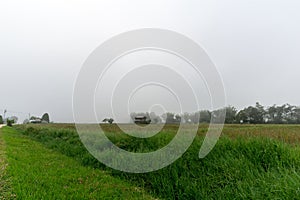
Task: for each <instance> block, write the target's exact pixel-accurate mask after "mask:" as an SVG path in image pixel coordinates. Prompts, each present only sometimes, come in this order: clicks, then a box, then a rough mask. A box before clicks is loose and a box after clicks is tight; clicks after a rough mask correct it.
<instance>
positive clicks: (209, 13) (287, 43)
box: [0, 0, 300, 122]
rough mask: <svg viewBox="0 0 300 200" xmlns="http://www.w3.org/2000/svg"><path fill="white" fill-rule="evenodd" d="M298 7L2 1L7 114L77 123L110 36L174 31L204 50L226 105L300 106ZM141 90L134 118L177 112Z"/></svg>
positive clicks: (223, 1) (251, 2) (267, 1)
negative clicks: (87, 75) (80, 79)
mask: <svg viewBox="0 0 300 200" xmlns="http://www.w3.org/2000/svg"><path fill="white" fill-rule="evenodd" d="M299 8H300V2H299V1H297V0H286V1H283V0H280V1H279V0H277V1H276V0H248V1H233V0H219V1H217V0H212V1H200V0H191V1H180V0H170V1H166V0H152V1H138V0H132V1H121V0H120V1H116V0H110V1H87V0H85V1H83V0H75V1H71V0H68V1H57V0H51V1H37V0H36V1H31V0H28V1H21V0H20V1H17V0H10V1H1V2H0V24H1V26H0V81H1V87H0V88H1V95H0V113H3V111H4V109H7V110H8V112H7V115H10V116H11V115H16V116H18V117H19V118H20V119H21V120H22V119H24V118H26V117H27V116H28V114H29V113H30V114H31V115H37V116H41V115H42V114H43V113H45V112H48V113H49V114H50V117H51V120H53V121H55V122H73V114H72V93H73V89H74V83H75V80H76V77H77V75H78V73H79V71H80V69H81V66H82V64H83V63H84V62H85V60H86V59H87V57H88V56H89V55H90V53H91V52H92V51H93V50H94V49H95V48H97V47H98V46H99V45H101V44H102V43H103V42H104V41H106V40H108V39H109V38H111V37H112V36H115V35H118V34H120V33H123V32H126V31H130V30H134V29H140V28H161V29H168V30H172V31H176V32H178V33H181V34H183V35H186V36H187V37H189V38H191V39H193V40H194V41H195V42H197V43H198V44H199V45H201V46H202V47H203V48H204V49H205V50H206V52H207V54H208V55H209V57H210V58H211V60H212V61H213V62H214V64H215V65H216V68H217V69H218V71H219V73H220V75H221V77H222V79H223V82H224V87H225V91H226V99H227V101H226V104H227V105H233V106H236V107H237V108H238V109H241V108H243V107H246V106H248V105H254V104H255V102H257V101H259V102H260V103H261V104H263V105H272V104H283V103H290V104H295V105H300V93H299V92H298V91H299V85H300V79H299V75H300V58H299V52H300V39H299V35H300V26H299V21H300V13H299ZM135 56H136V58H137V57H138V56H139V55H138V54H137V55H135ZM140 56H141V55H140ZM123 62H127V63H128V62H130V58H127V61H126V59H125V60H123ZM176 63H178V62H174V63H173V64H174V65H176ZM116 66H117V65H116ZM115 73H117V71H116V72H115ZM165 73H167V72H165ZM191 73H192V72H191ZM162 74H164V73H162ZM182 85H183V84H179V86H178V87H180V86H182ZM198 86H199V93H201V94H202V95H203V96H201V95H199V98H201V103H202V104H201V105H200V107H201V108H204V109H209V108H210V104H209V102H210V101H209V99H208V98H207V97H208V96H209V95H208V92H207V91H206V89H205V85H204V83H203V82H201V81H200V82H199V85H198ZM200 90H201V92H200ZM97 92H98V93H97V94H100V96H98V98H101V92H102V91H101V90H100V91H99V90H97ZM143 92H144V93H140V94H138V95H137V96H135V97H133V99H135V100H134V101H135V102H136V104H130V111H134V110H137V111H142V110H143V108H144V106H146V107H148V108H149V107H151V105H155V104H160V103H162V104H163V103H166V104H167V105H168V106H169V108H167V110H168V109H169V110H172V111H173V110H174V111H177V110H176V109H175V108H173V107H175V106H176V101H175V100H174V99H173V100H171V99H172V98H171V97H170V101H169V102H165V101H166V98H168V97H163V98H161V101H162V102H156V101H160V100H159V98H158V97H162V96H163V95H165V94H163V93H162V92H161V91H160V89H157V90H155V89H154V88H148V89H147V88H145V90H144V91H143ZM97 94H96V97H97ZM187 97H188V96H187ZM98 98H97V99H98ZM144 99H150V100H151V101H149V102H148V101H145V100H144ZM124 101H125V100H124ZM120 102H122V99H121V100H120ZM140 102H145V105H143V104H141V103H140ZM126 103H127V99H126ZM117 105H121V104H119V103H117ZM124 105H125V104H124ZM126 105H127V104H126ZM173 105H174V106H173ZM101 106H102V104H100V103H99V104H98V105H97V109H99V110H102V111H103V110H105V109H106V108H107V107H105V105H103V108H101ZM104 108H105V109H104ZM192 109H193V106H191V108H190V110H192ZM156 110H157V111H159V110H161V109H160V108H157V109H156ZM103 112H105V111H103ZM161 112H162V111H161ZM103 116H104V115H101V116H100V117H103Z"/></svg>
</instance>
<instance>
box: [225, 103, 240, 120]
mask: <svg viewBox="0 0 300 200" xmlns="http://www.w3.org/2000/svg"><path fill="white" fill-rule="evenodd" d="M225 109H226V117H225V123H226V124H233V123H236V117H237V116H236V115H237V109H236V108H235V107H233V106H227V107H226V108H225Z"/></svg>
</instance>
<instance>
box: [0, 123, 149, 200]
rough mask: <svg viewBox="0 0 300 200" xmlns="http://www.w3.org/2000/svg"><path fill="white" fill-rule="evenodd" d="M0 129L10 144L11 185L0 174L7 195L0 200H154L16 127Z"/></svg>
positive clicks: (9, 166) (124, 182) (9, 170)
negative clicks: (17, 129) (22, 133)
mask: <svg viewBox="0 0 300 200" xmlns="http://www.w3.org/2000/svg"><path fill="white" fill-rule="evenodd" d="M0 132H1V134H0V135H1V137H2V138H3V139H4V140H5V142H6V145H7V147H6V155H7V156H6V157H7V161H8V164H9V165H8V167H7V169H6V174H7V175H6V176H8V177H10V183H11V188H8V187H6V184H7V183H4V184H5V185H4V184H3V182H2V181H5V180H7V178H2V177H1V182H0V186H1V188H0V192H1V195H2V194H5V196H3V197H1V195H0V199H2V198H3V199H153V198H152V197H151V196H150V195H148V194H146V193H145V192H144V191H143V189H142V188H140V187H136V186H133V185H132V184H130V183H128V182H127V181H124V180H121V179H120V178H118V177H112V176H110V175H109V174H108V173H107V172H104V171H102V170H99V169H94V168H93V167H91V166H82V165H81V164H80V163H78V162H77V161H76V160H74V159H72V158H71V157H67V156H65V155H62V154H61V153H59V152H57V151H53V150H51V149H47V148H45V147H44V146H43V145H42V144H41V143H38V142H35V141H32V140H31V139H29V138H28V137H26V136H24V135H21V134H20V133H18V132H17V131H16V130H15V129H12V128H9V127H6V128H3V129H1V130H0ZM0 147H1V146H0ZM74 147H75V146H74ZM0 150H1V149H0ZM0 158H2V155H1V154H0ZM3 186H4V187H3ZM3 192H6V193H3Z"/></svg>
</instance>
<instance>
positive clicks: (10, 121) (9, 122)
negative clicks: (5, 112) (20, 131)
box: [6, 119, 14, 127]
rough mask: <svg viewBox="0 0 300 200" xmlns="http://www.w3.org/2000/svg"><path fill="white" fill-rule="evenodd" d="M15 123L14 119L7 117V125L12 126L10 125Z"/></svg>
mask: <svg viewBox="0 0 300 200" xmlns="http://www.w3.org/2000/svg"><path fill="white" fill-rule="evenodd" d="M13 123H14V121H13V120H10V119H7V120H6V124H7V126H10V127H12V124H13Z"/></svg>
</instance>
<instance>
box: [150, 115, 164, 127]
mask: <svg viewBox="0 0 300 200" xmlns="http://www.w3.org/2000/svg"><path fill="white" fill-rule="evenodd" d="M149 117H150V119H151V123H153V124H158V123H161V122H162V120H161V118H160V117H159V116H158V115H156V114H155V112H151V113H150V114H149Z"/></svg>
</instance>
